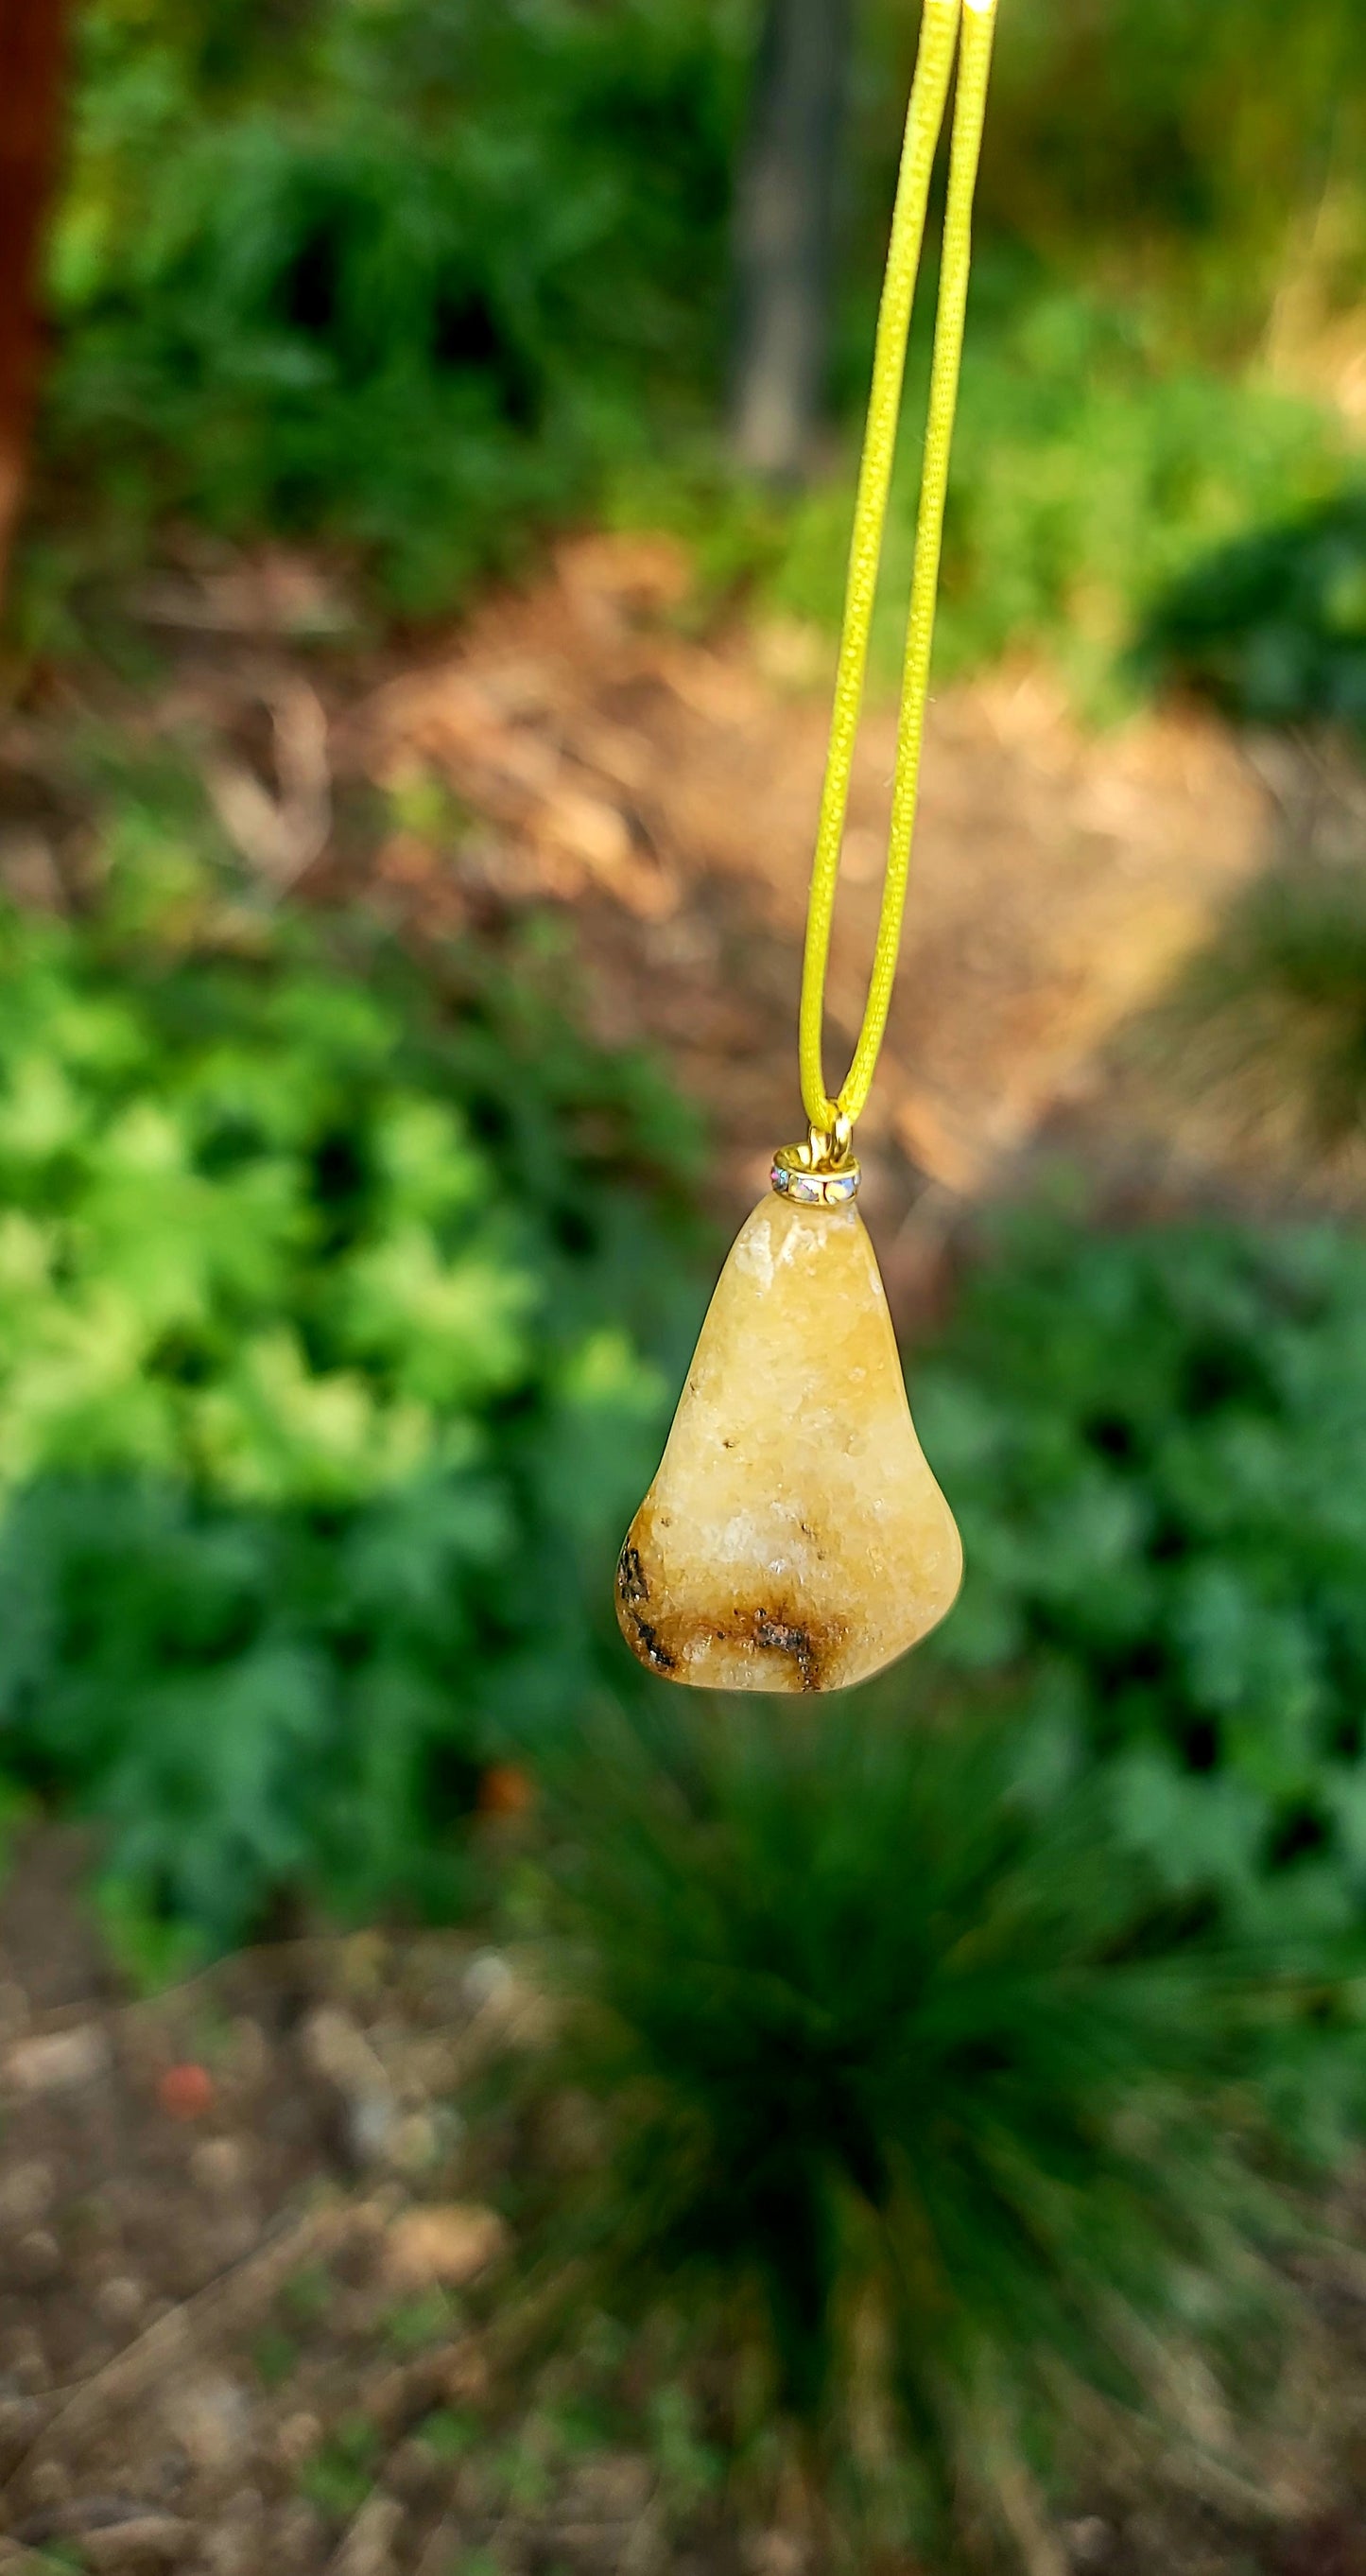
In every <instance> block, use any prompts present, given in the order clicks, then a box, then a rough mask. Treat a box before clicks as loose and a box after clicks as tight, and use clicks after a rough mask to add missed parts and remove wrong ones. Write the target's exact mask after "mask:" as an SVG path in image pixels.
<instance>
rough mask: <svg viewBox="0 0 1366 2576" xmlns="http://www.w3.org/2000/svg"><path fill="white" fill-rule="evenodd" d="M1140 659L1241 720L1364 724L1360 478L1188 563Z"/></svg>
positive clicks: (1153, 621)
mask: <svg viewBox="0 0 1366 2576" xmlns="http://www.w3.org/2000/svg"><path fill="white" fill-rule="evenodd" d="M1136 658H1137V662H1138V667H1139V668H1140V669H1142V670H1144V671H1145V672H1146V673H1147V674H1148V676H1150V677H1152V678H1156V679H1159V680H1165V681H1168V682H1170V681H1173V680H1175V681H1182V682H1185V683H1186V684H1187V685H1188V686H1192V687H1195V688H1197V689H1200V690H1202V691H1204V692H1205V694H1206V695H1208V696H1209V697H1211V698H1213V699H1214V701H1215V703H1216V704H1217V705H1219V706H1221V707H1224V708H1226V709H1228V710H1229V711H1230V712H1231V713H1232V714H1234V715H1237V716H1240V717H1242V718H1243V719H1244V721H1246V722H1251V723H1254V724H1277V725H1283V724H1314V723H1318V724H1340V725H1345V726H1348V727H1350V728H1351V729H1352V730H1353V731H1354V732H1356V733H1358V734H1361V735H1366V489H1348V490H1346V491H1344V492H1342V493H1339V494H1338V495H1336V496H1335V497H1334V498H1333V499H1331V500H1329V501H1326V502H1324V503H1322V504H1321V505H1320V507H1319V508H1317V509H1315V510H1313V511H1310V512H1309V513H1307V514H1306V515H1304V516H1301V517H1298V518H1295V519H1292V520H1290V521H1288V522H1285V523H1283V524H1279V525H1276V526H1273V527H1268V528H1263V529H1259V530H1258V531H1257V532H1256V533H1255V534H1254V535H1252V536H1247V537H1243V538H1241V539H1239V540H1238V541H1237V542H1236V543H1235V544H1233V545H1229V546H1225V547H1223V548H1221V549H1220V550H1219V551H1218V552H1217V553H1215V554H1213V555H1210V556H1208V557H1206V558H1205V559H1203V560H1202V561H1200V562H1198V563H1196V564H1195V565H1193V566H1192V568H1191V569H1190V571H1189V572H1187V573H1186V574H1185V575H1184V577H1183V578H1182V579H1181V580H1180V581H1178V582H1177V583H1175V584H1174V585H1173V586H1172V587H1171V588H1170V589H1169V590H1168V591H1167V592H1166V593H1165V595H1164V596H1163V597H1162V598H1160V599H1159V600H1158V601H1157V603H1156V605H1155V607H1154V608H1153V610H1152V612H1151V615H1150V616H1149V617H1148V619H1147V620H1146V622H1145V625H1144V630H1143V633H1142V636H1141V638H1140V640H1139V644H1138V647H1137V656H1136Z"/></svg>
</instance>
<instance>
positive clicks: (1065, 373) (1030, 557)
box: [613, 247, 1341, 713]
mask: <svg viewBox="0 0 1366 2576" xmlns="http://www.w3.org/2000/svg"><path fill="white" fill-rule="evenodd" d="M922 301H923V306H924V309H923V311H922V313H921V315H920V321H919V326H918V329H917V335H916V345H915V347H914V349H913V353H912V361H911V365H910V368H909V371H908V383H909V391H908V395H907V414H906V423H905V427H904V429H903V432H902V436H901V441H900V447H899V451H898V461H897V468H896V474H895V478H894V482H893V488H892V501H891V510H890V517H889V522H888V530H887V538H886V546H885V553H884V562H883V575H882V581H881V584H880V588H879V595H878V607H877V615H876V620H875V625H874V638H873V648H874V654H875V657H876V663H877V668H878V672H879V676H880V678H881V680H882V681H883V683H884V684H887V685H890V684H892V683H893V682H894V681H895V678H896V676H897V674H898V672H899V670H900V665H901V658H902V654H903V651H904V646H905V603H906V598H907V594H908V588H909V583H910V573H911V563H912V559H913V556H914V551H915V512H916V503H917V498H918V492H919V476H920V452H921V450H920V438H919V436H918V434H917V431H918V424H919V422H920V420H921V418H922V417H923V403H924V379H925V372H926V364H927V334H928V329H929V323H930V319H931V316H932V311H933V296H932V292H931V291H930V290H928V289H927V290H926V292H925V294H924V296H923V298H922ZM866 367H867V346H866V345H865V344H864V342H863V341H862V339H861V340H860V343H859V357H858V365H857V369H851V379H850V389H849V390H850V408H851V410H852V409H854V408H855V405H856V403H857V402H858V401H859V400H861V392H862V385H863V381H864V378H865V377H866ZM856 388H857V390H856ZM1339 447H1340V442H1339V440H1338V438H1337V437H1336V435H1335V433H1334V431H1333V429H1332V428H1331V426H1330V424H1329V423H1328V421H1327V418H1326V416H1325V414H1324V412H1323V411H1322V409H1321V408H1320V407H1319V406H1317V405H1316V404H1314V403H1313V402H1311V401H1308V400H1306V399H1304V398H1302V397H1298V396H1294V395H1291V394H1288V393H1286V392H1284V391H1279V390H1277V389H1274V388H1272V387H1269V386H1266V385H1263V384H1258V383H1256V382H1255V381H1253V380H1251V379H1247V378H1243V377H1241V376H1239V375H1237V374H1227V375H1222V374H1219V373H1216V372H1215V370H1214V369H1213V368H1212V367H1210V366H1208V365H1206V364H1202V363H1201V362H1200V360H1199V359H1198V358H1196V357H1187V356H1186V355H1185V354H1184V353H1183V352H1182V351H1180V350H1179V349H1175V350H1174V349H1173V348H1172V346H1171V345H1170V343H1169V342H1165V341H1164V339H1163V337H1162V334H1161V332H1160V330H1159V329H1158V327H1157V324H1156V321H1155V319H1154V317H1153V316H1152V315H1151V314H1150V313H1148V314H1145V312H1144V310H1143V308H1142V307H1132V308H1126V307H1124V306H1122V305H1120V304H1118V303H1116V302H1115V301H1114V300H1113V299H1106V298H1103V297H1101V296H1098V295H1096V294H1094V293H1092V292H1090V291H1088V290H1079V289H1076V288H1073V287H1070V286H1066V285H1063V284H1060V283H1059V282H1058V281H1057V280H1056V279H1051V278H1049V277H1048V276H1046V275H1044V274H1042V273H1041V272H1040V271H1039V270H1038V268H1037V267H1036V266H1034V265H1032V264H1031V263H1029V262H1027V261H1024V260H1022V259H1021V258H1020V257H1019V255H1018V254H1015V255H1009V256H1008V255H1006V254H1004V253H999V252H993V251H992V250H991V249H990V247H988V248H987V249H986V250H985V251H984V252H983V254H982V256H981V258H980V260H979V263H978V275H977V278H976V280H975V283H974V287H973V298H972V312H971V316H970V326H969V339H968V347H967V351H966V355H965V358H964V366H963V381H962V389H961V394H960V401H959V412H958V426H957V430H956V433H955V440H954V461H953V480H952V485H951V489H950V494H949V506H948V518H947V524H946V530H945V551H944V569H943V587H942V596H941V600H940V606H939V614H938V621H937V625H936V643H935V656H936V669H937V670H938V671H939V672H940V673H941V674H945V673H949V672H952V671H955V670H962V669H968V668H972V667H973V666H975V665H980V664H981V663H984V662H991V661H994V660H998V659H1000V657H1001V656H1002V655H1004V654H1007V653H1009V652H1011V651H1019V650H1022V649H1027V648H1035V649H1037V648H1040V647H1042V648H1043V649H1044V650H1045V651H1046V652H1047V653H1048V654H1049V655H1050V656H1051V658H1052V659H1053V661H1054V662H1055V663H1056V664H1057V665H1058V666H1059V667H1060V668H1061V669H1062V670H1063V672H1064V673H1065V674H1066V675H1067V677H1068V678H1069V680H1070V681H1071V683H1072V685H1073V687H1074V688H1075V689H1076V690H1077V692H1078V693H1079V695H1080V696H1081V697H1082V698H1083V699H1084V700H1086V701H1087V702H1088V703H1089V704H1090V706H1091V707H1092V708H1093V710H1095V711H1097V712H1100V713H1109V712H1113V710H1114V709H1115V707H1116V706H1117V705H1118V704H1119V703H1120V702H1121V700H1122V698H1123V697H1124V696H1125V695H1126V694H1130V695H1131V694H1132V689H1133V683H1134V678H1135V676H1136V672H1135V668H1134V666H1128V667H1127V668H1126V655H1127V650H1128V647H1129V645H1130V642H1131V639H1132V636H1133V633H1134V629H1135V626H1136V625H1137V624H1138V623H1139V622H1140V621H1141V619H1142V618H1143V616H1144V614H1145V612H1146V611H1147V609H1148V606H1149V604H1150V602H1151V601H1152V600H1153V599H1154V598H1155V597H1156V596H1158V595H1160V594H1162V593H1164V592H1166V591H1168V590H1170V588H1171V585H1172V584H1173V582H1174V581H1175V580H1176V579H1177V577H1178V576H1184V574H1185V573H1186V570H1187V567H1188V566H1190V565H1192V564H1194V563H1198V562H1199V561H1200V560H1201V559H1203V558H1204V557H1206V556H1207V555H1208V553H1209V550H1210V548H1211V547H1212V546H1214V545H1217V544H1218V543H1220V542H1221V541H1222V540H1224V539H1236V538H1239V537H1241V535H1242V533H1243V531H1245V530H1246V528H1247V527H1248V525H1249V524H1250V523H1255V522H1256V520H1257V519H1259V518H1266V517H1270V516H1274V515H1276V514H1279V513H1282V512H1284V511H1285V510H1287V509H1288V508H1294V507H1296V506H1300V505H1304V504H1307V503H1312V502H1317V501H1318V500H1319V499H1320V497H1321V496H1322V494H1323V493H1324V492H1325V491H1328V490H1330V489H1331V488H1332V487H1333V486H1334V484H1335V483H1336V482H1337V480H1338V477H1339V474H1340V471H1341V467H1340V457H1339ZM613 506H614V508H615V509H616V511H617V512H618V513H619V514H620V515H622V516H624V517H628V518H631V519H637V520H640V519H644V520H659V519H663V520H665V521H666V522H668V523H671V524H673V525H675V526H677V527H678V528H679V529H680V530H681V532H682V533H683V534H684V535H685V536H686V537H687V538H688V539H689V541H690V542H691V544H692V545H693V547H694V549H695V553H696V559H697V564H698V571H699V578H700V583H701V588H702V593H703V596H704V597H714V596H716V595H717V594H718V593H721V594H724V593H725V592H726V591H727V590H731V589H735V588H737V587H738V586H740V585H741V584H747V585H749V586H750V587H751V588H752V589H753V590H754V591H755V592H756V593H757V595H758V597H759V599H760V601H761V603H762V604H763V605H764V606H766V607H768V608H769V609H772V610H776V611H777V612H779V613H781V614H782V615H785V616H795V617H798V618H801V619H804V620H809V621H810V622H812V623H813V624H815V625H819V626H823V627H826V628H833V627H834V626H835V625H836V624H837V622H838V619H839V614H840V605H841V600H842V597H843V589H844V574H845V565H846V559H847V554H848V545H849V525H850V514H851V511H852V507H853V471H852V456H851V458H850V464H849V470H848V471H847V472H845V473H843V474H842V475H840V476H839V477H835V478H828V479H825V480H823V481H821V482H819V483H816V484H814V485H813V486H812V488H811V489H810V490H809V491H808V492H807V493H805V494H804V495H802V496H800V497H799V498H798V499H797V500H796V501H795V502H786V503H784V502H780V501H778V500H775V499H774V498H773V497H771V496H765V495H763V494H761V493H756V492H754V491H746V490H743V489H739V488H737V487H736V486H735V484H734V483H733V481H730V480H728V479H727V478H726V477H725V475H724V474H723V473H720V472H718V470H717V469H716V467H715V466H714V465H711V466H708V465H707V464H706V462H705V461H703V462H702V463H701V464H698V463H696V462H694V463H692V464H684V463H680V462H679V461H678V460H676V459H675V460H671V459H669V458H665V459H664V460H663V461H662V462H661V463H657V464H655V465H654V466H652V467H650V468H649V469H648V470H646V471H644V472H641V471H640V470H638V469H637V468H636V467H634V466H632V467H630V468H629V469H626V470H623V471H622V473H621V474H620V475H619V477H618V479H617V483H616V486H615V490H614V494H613ZM1145 668H1146V666H1145Z"/></svg>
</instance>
